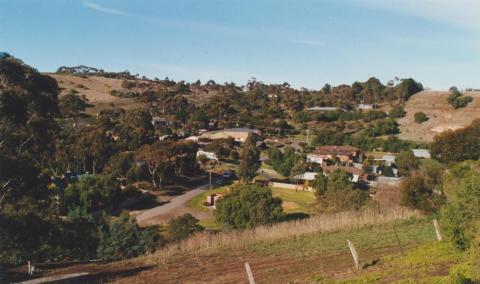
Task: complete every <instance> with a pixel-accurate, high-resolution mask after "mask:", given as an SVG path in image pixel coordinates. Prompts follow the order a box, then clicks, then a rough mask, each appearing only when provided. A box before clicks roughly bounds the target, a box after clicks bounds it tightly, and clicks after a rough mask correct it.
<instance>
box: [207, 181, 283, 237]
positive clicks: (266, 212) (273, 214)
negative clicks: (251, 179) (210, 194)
mask: <svg viewBox="0 0 480 284" xmlns="http://www.w3.org/2000/svg"><path fill="white" fill-rule="evenodd" d="M283 217H284V214H283V208H282V200H281V199H280V198H276V197H273V196H272V191H271V190H270V189H269V188H266V187H261V186H257V185H237V186H235V187H233V188H232V190H231V192H229V193H227V194H226V195H225V197H224V198H222V199H221V200H220V201H219V202H218V204H217V210H215V220H216V221H217V222H218V223H219V224H222V225H225V226H227V227H229V228H236V229H239V228H253V227H255V226H258V225H262V224H271V223H275V222H278V221H281V220H282V219H283Z"/></svg>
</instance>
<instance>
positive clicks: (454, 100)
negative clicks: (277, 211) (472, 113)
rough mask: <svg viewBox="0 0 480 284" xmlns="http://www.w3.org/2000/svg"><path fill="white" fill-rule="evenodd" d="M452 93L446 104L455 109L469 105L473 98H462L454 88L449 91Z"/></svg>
mask: <svg viewBox="0 0 480 284" xmlns="http://www.w3.org/2000/svg"><path fill="white" fill-rule="evenodd" d="M451 91H452V93H451V94H450V95H449V96H448V98H447V101H448V103H449V104H450V105H451V106H453V107H454V108H455V109H459V108H462V107H466V106H467V105H468V104H469V103H471V102H472V101H473V98H472V97H470V96H464V95H463V94H462V93H460V92H459V91H458V90H457V89H456V88H454V89H451Z"/></svg>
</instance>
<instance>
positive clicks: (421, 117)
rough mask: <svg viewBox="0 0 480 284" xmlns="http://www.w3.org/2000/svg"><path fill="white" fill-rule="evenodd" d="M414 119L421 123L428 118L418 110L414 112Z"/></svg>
mask: <svg viewBox="0 0 480 284" xmlns="http://www.w3.org/2000/svg"><path fill="white" fill-rule="evenodd" d="M414 119H415V122H416V123H418V124H421V123H424V122H425V121H427V120H428V119H429V118H428V116H427V115H426V114H425V113H423V112H421V111H419V112H416V113H415V114H414Z"/></svg>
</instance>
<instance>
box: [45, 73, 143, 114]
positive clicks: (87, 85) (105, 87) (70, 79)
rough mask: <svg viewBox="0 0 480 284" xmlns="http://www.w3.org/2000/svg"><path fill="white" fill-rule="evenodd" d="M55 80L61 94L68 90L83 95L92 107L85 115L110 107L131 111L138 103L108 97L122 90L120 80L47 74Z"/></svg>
mask: <svg viewBox="0 0 480 284" xmlns="http://www.w3.org/2000/svg"><path fill="white" fill-rule="evenodd" d="M48 75H49V76H51V77H53V78H55V80H57V82H58V85H59V86H60V88H62V93H61V95H62V94H66V93H68V92H69V91H70V89H74V90H76V91H77V92H78V94H79V95H85V97H86V98H87V99H88V102H89V103H90V104H91V105H93V107H91V108H87V113H89V114H96V113H97V112H98V111H100V110H103V109H106V108H112V105H114V106H116V107H120V108H125V109H132V108H136V107H137V106H138V103H136V102H135V100H134V99H131V98H119V97H115V96H112V95H110V91H112V90H121V89H122V86H121V85H122V80H120V79H112V78H104V77H98V76H88V77H86V78H84V77H80V76H74V75H65V74H48Z"/></svg>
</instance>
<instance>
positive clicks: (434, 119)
mask: <svg viewBox="0 0 480 284" xmlns="http://www.w3.org/2000/svg"><path fill="white" fill-rule="evenodd" d="M463 94H464V95H468V96H472V97H473V99H474V100H473V102H471V103H470V104H468V106H466V107H465V108H459V109H454V108H453V107H452V106H451V105H449V104H448V102H447V97H448V95H449V92H437V91H424V92H421V93H419V94H416V95H414V96H412V97H411V98H410V99H409V100H408V101H407V103H406V105H405V110H406V111H407V115H406V116H405V117H403V118H400V119H399V120H398V123H399V124H400V131H401V133H400V135H399V137H400V138H401V139H407V140H415V141H420V142H429V141H432V140H433V137H434V136H435V135H437V134H439V133H441V132H443V131H445V130H449V129H458V128H463V127H465V126H468V125H470V123H471V122H472V121H473V120H474V119H477V118H480V112H479V110H480V93H479V92H464V93H463ZM419 111H421V112H424V113H425V114H426V115H427V116H428V117H429V120H428V121H426V122H424V123H422V124H418V123H415V120H414V115H415V113H416V112H419Z"/></svg>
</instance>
